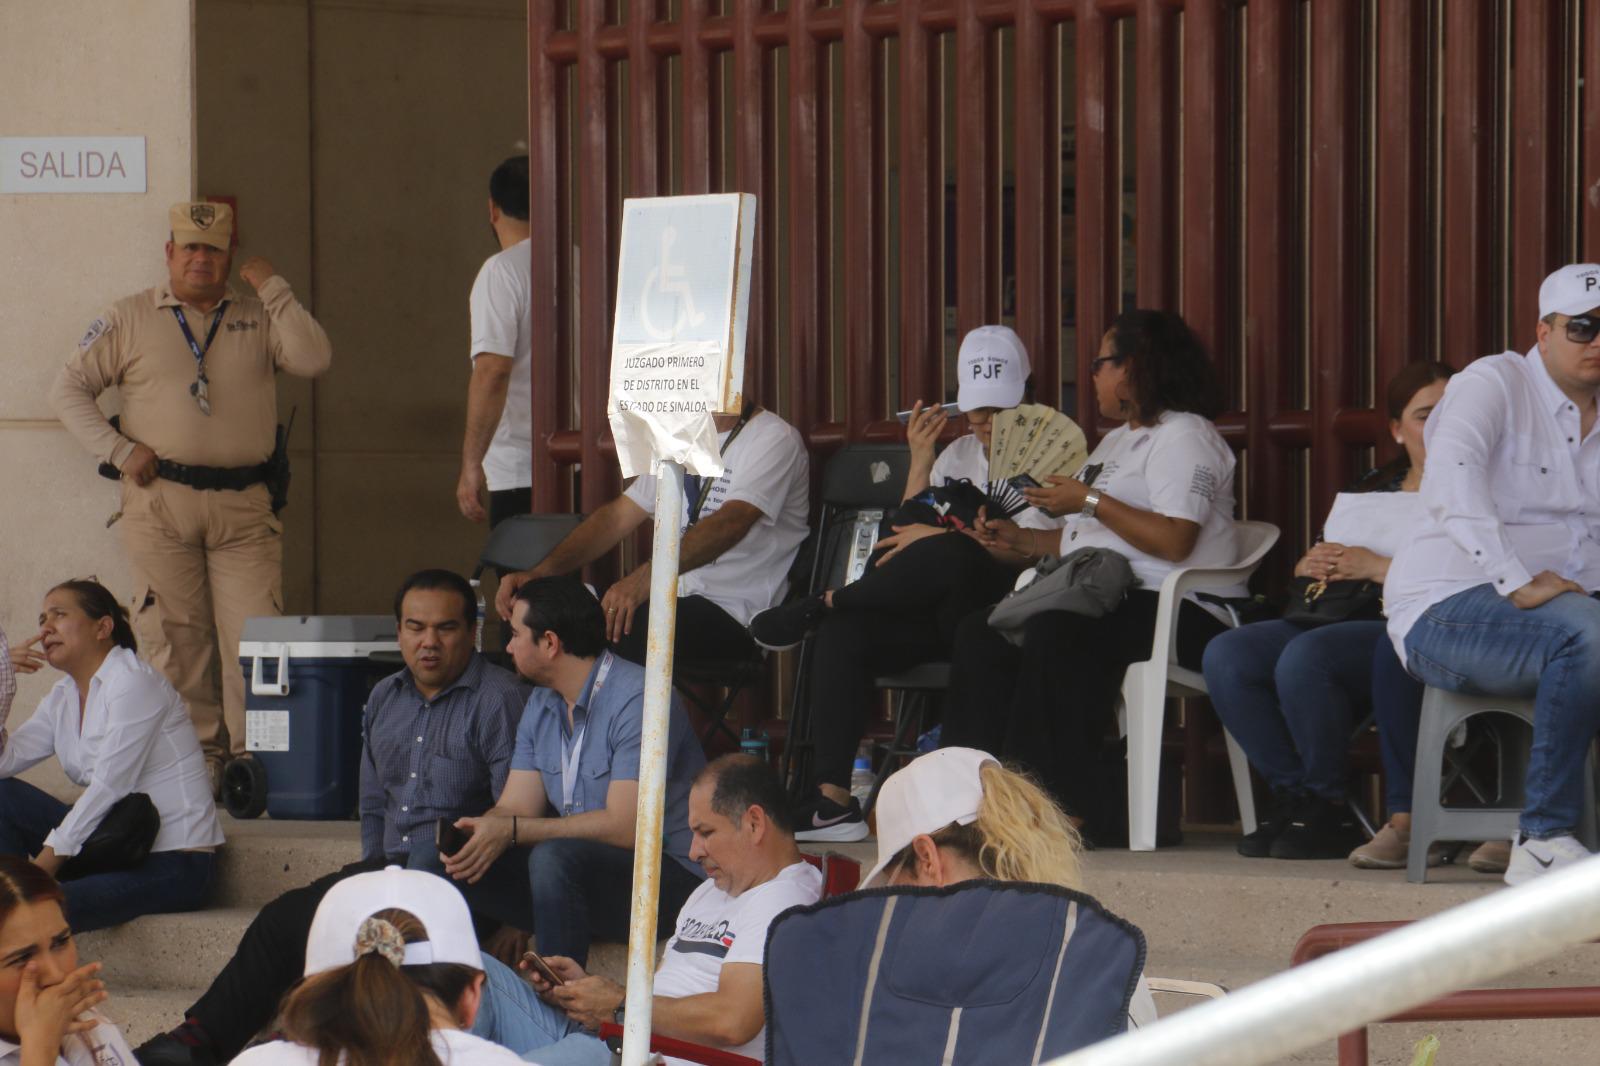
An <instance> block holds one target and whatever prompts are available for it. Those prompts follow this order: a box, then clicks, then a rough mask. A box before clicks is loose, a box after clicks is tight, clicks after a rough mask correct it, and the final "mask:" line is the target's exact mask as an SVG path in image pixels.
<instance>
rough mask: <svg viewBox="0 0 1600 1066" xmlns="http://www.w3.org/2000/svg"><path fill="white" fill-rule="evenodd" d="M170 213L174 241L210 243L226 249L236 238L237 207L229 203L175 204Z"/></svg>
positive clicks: (223, 249) (180, 242) (178, 242)
mask: <svg viewBox="0 0 1600 1066" xmlns="http://www.w3.org/2000/svg"><path fill="white" fill-rule="evenodd" d="M168 217H169V219H170V221H171V228H172V243H174V244H177V245H184V244H209V245H211V247H213V248H220V249H221V250H222V251H224V252H226V251H227V250H228V246H229V243H230V242H231V241H232V239H233V208H231V207H229V206H228V205H227V204H209V203H195V204H173V205H172V210H171V211H170V212H168Z"/></svg>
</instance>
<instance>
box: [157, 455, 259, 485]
mask: <svg viewBox="0 0 1600 1066" xmlns="http://www.w3.org/2000/svg"><path fill="white" fill-rule="evenodd" d="M156 475H157V476H158V477H161V478H165V479H166V480H167V481H176V482H177V483H178V484H180V485H188V486H189V487H190V488H193V489H203V490H206V491H210V490H213V489H232V490H234V491H235V492H237V491H239V490H241V489H247V488H249V487H250V486H251V485H259V484H261V483H262V482H263V481H266V480H267V478H269V477H270V476H271V475H272V464H271V463H270V462H266V463H256V464H255V465H254V466H189V465H187V464H186V463H174V462H173V461H172V460H170V459H162V460H160V461H158V462H157V463H156Z"/></svg>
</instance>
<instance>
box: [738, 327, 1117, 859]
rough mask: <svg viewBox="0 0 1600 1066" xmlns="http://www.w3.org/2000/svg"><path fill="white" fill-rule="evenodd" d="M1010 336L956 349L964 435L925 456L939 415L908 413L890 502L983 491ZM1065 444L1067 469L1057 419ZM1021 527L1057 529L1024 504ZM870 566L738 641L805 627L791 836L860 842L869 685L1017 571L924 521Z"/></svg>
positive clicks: (930, 658) (1009, 376)
mask: <svg viewBox="0 0 1600 1066" xmlns="http://www.w3.org/2000/svg"><path fill="white" fill-rule="evenodd" d="M1029 372H1030V370H1029V364H1028V353H1027V351H1026V350H1025V349H1024V348H1023V346H1022V340H1021V338H1019V337H1018V336H1017V335H1016V333H1015V332H1013V331H1012V330H1010V329H1008V328H1007V327H1005V326H980V327H978V328H977V329H975V330H973V331H971V332H970V333H968V334H967V335H966V337H965V338H964V339H963V340H962V342H961V351H960V354H959V356H958V358H957V374H958V380H959V382H960V385H959V388H958V390H957V393H956V395H957V403H958V406H959V407H960V408H961V410H962V411H963V412H964V413H965V416H966V422H967V427H968V430H969V431H968V432H967V433H966V434H965V435H963V436H961V437H959V438H957V439H956V440H955V441H953V442H951V444H950V445H949V446H948V447H947V448H945V449H944V451H943V452H940V453H939V454H938V456H937V457H935V454H934V452H935V447H936V445H937V443H938V440H939V436H940V434H941V433H942V432H943V431H944V427H945V423H946V421H947V415H946V413H945V411H944V409H943V408H942V407H941V406H939V405H937V404H935V405H934V406H932V407H923V406H922V404H920V403H918V404H916V405H915V406H913V408H912V410H911V419H910V421H909V423H907V426H906V440H907V442H908V443H909V445H910V450H911V466H910V469H909V470H908V472H907V476H906V487H905V492H904V493H903V495H902V499H903V500H906V501H911V500H913V499H914V498H915V497H917V496H918V495H920V494H922V493H923V492H924V491H925V490H927V489H928V488H929V487H930V486H932V487H935V488H942V487H944V486H945V485H946V483H947V482H948V481H961V480H965V481H969V482H972V483H973V484H974V485H983V484H984V483H986V482H988V481H989V478H990V444H991V435H992V431H993V425H994V418H995V416H996V415H997V414H999V413H1000V412H1003V411H1008V410H1010V409H1012V408H1015V407H1017V406H1018V405H1019V404H1021V403H1022V402H1023V399H1024V396H1025V394H1026V390H1027V382H1028V375H1029ZM1057 417H1058V418H1059V421H1061V422H1063V423H1065V434H1064V438H1065V441H1064V442H1065V445H1066V449H1067V451H1068V452H1069V453H1070V454H1071V455H1072V458H1071V460H1069V463H1070V465H1067V466H1065V468H1066V469H1072V468H1073V467H1074V466H1076V462H1077V461H1078V460H1079V459H1080V458H1081V457H1082V456H1083V454H1084V453H1085V451H1086V448H1085V447H1084V440H1083V432H1082V430H1080V429H1079V428H1078V427H1077V426H1076V425H1073V424H1072V423H1071V422H1070V421H1069V420H1067V419H1065V418H1063V417H1060V416H1057ZM1018 517H1019V520H1020V521H1021V522H1023V523H1025V524H1026V525H1028V526H1030V527H1037V528H1041V529H1050V528H1055V527H1056V526H1057V525H1059V523H1058V522H1056V521H1055V520H1053V519H1051V518H1049V517H1048V516H1047V515H1045V514H1044V513H1043V512H1042V511H1038V510H1035V509H1033V508H1029V509H1027V510H1025V511H1024V512H1022V514H1020V515H1019V516H1018ZM875 552H876V554H875V558H874V562H873V564H872V566H871V568H870V569H869V570H868V571H867V572H866V573H865V574H863V575H862V577H861V578H860V579H859V580H858V581H855V582H853V583H851V584H849V585H846V586H844V587H843V588H837V589H829V590H827V591H826V592H824V593H823V594H822V595H821V596H814V597H809V598H806V599H801V600H796V601H793V602H791V603H787V604H783V605H781V606H778V607H774V608H772V609H770V610H767V611H763V612H761V613H760V614H758V615H756V617H755V618H754V619H752V621H751V623H750V635H751V636H752V637H754V638H755V640H756V642H757V643H759V644H761V645H762V646H763V647H766V648H769V649H772V650H782V649H784V648H792V647H794V646H795V645H797V644H799V643H800V642H801V641H802V640H803V639H805V637H806V636H807V634H809V633H811V632H812V631H813V630H815V632H816V635H815V637H814V639H813V643H812V646H811V657H810V663H809V673H808V675H807V684H806V689H805V691H806V700H807V703H808V704H809V707H810V710H811V722H812V726H811V730H812V741H813V743H814V749H813V750H814V757H813V761H812V769H811V776H812V780H811V781H810V782H809V783H808V784H809V786H810V788H811V789H814V791H813V792H812V794H811V796H810V798H809V800H807V801H803V803H802V806H801V807H800V808H799V809H798V810H797V811H796V812H795V825H796V830H797V831H796V833H795V839H797V840H800V841H819V840H834V841H838V840H860V839H862V838H864V837H865V836H866V835H867V825H866V821H865V819H864V818H863V816H862V812H861V807H860V804H859V803H857V802H856V800H855V799H854V798H852V797H851V795H850V791H849V783H850V771H851V763H852V760H853V758H854V755H855V753H856V750H857V745H858V744H859V742H860V739H861V726H862V717H863V715H864V714H865V712H866V709H867V707H868V706H869V705H870V701H871V692H872V678H873V677H874V676H876V675H878V674H883V673H893V672H895V671H898V670H904V669H907V668H909V667H912V666H915V665H917V664H918V663H924V662H934V661H939V660H943V659H947V658H948V657H949V655H950V647H951V639H952V637H953V635H954V632H955V626H956V624H957V623H958V622H959V621H960V619H961V618H963V617H964V616H965V615H966V614H968V613H969V612H971V611H972V610H974V609H976V608H978V607H982V606H984V605H985V604H992V603H994V602H995V601H997V600H999V599H1000V597H1001V596H1003V595H1005V593H1006V590H1007V589H1009V588H1010V587H1011V584H1012V582H1013V581H1014V580H1015V579H1016V575H1017V571H1019V570H1020V569H1022V564H1021V560H1020V559H1018V558H1017V557H1016V556H1015V555H1008V554H997V553H994V552H990V551H985V550H984V547H983V545H981V544H979V543H978V542H977V540H976V539H975V538H974V537H973V536H972V535H971V534H970V531H960V532H958V531H956V530H953V529H951V528H949V527H947V526H939V525H931V524H925V523H911V524H906V525H896V526H895V527H894V530H893V532H892V534H891V535H889V536H886V537H883V538H881V539H879V541H878V543H877V547H876V549H875Z"/></svg>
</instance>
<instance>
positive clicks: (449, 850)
mask: <svg viewBox="0 0 1600 1066" xmlns="http://www.w3.org/2000/svg"><path fill="white" fill-rule="evenodd" d="M471 839H472V834H471V833H469V832H467V831H466V830H465V829H457V828H456V820H455V819H454V818H440V819H439V834H438V841H439V854H441V855H454V854H456V852H458V851H460V850H461V849H462V848H464V847H466V846H467V841H468V840H471Z"/></svg>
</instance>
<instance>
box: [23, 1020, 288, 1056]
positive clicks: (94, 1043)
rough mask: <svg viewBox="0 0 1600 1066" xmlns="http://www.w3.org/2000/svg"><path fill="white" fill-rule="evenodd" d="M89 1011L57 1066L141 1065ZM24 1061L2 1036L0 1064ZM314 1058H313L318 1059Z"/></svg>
mask: <svg viewBox="0 0 1600 1066" xmlns="http://www.w3.org/2000/svg"><path fill="white" fill-rule="evenodd" d="M89 1014H90V1015H91V1016H93V1017H94V1018H96V1019H97V1020H98V1021H99V1023H100V1024H99V1025H96V1026H95V1027H94V1028H93V1029H91V1030H89V1031H88V1032H87V1033H80V1034H74V1035H69V1036H68V1037H67V1038H66V1039H64V1040H62V1041H61V1052H60V1054H58V1055H57V1056H56V1066H138V1063H139V1060H138V1059H136V1058H134V1055H133V1048H131V1047H129V1046H128V1041H127V1038H125V1037H124V1036H123V1035H122V1032H121V1031H120V1030H119V1029H118V1028H117V1027H116V1026H114V1025H112V1024H111V1023H110V1022H109V1021H107V1020H106V1019H105V1017H104V1016H103V1015H102V1014H101V1013H100V1012H99V1011H97V1010H96V1011H90V1012H89ZM21 1061H22V1045H21V1044H18V1043H15V1042H14V1041H11V1040H7V1039H5V1038H4V1037H0V1066H17V1064H18V1063H20V1062H21ZM315 1061H316V1060H315V1059H313V1060H312V1062H313V1063H315Z"/></svg>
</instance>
